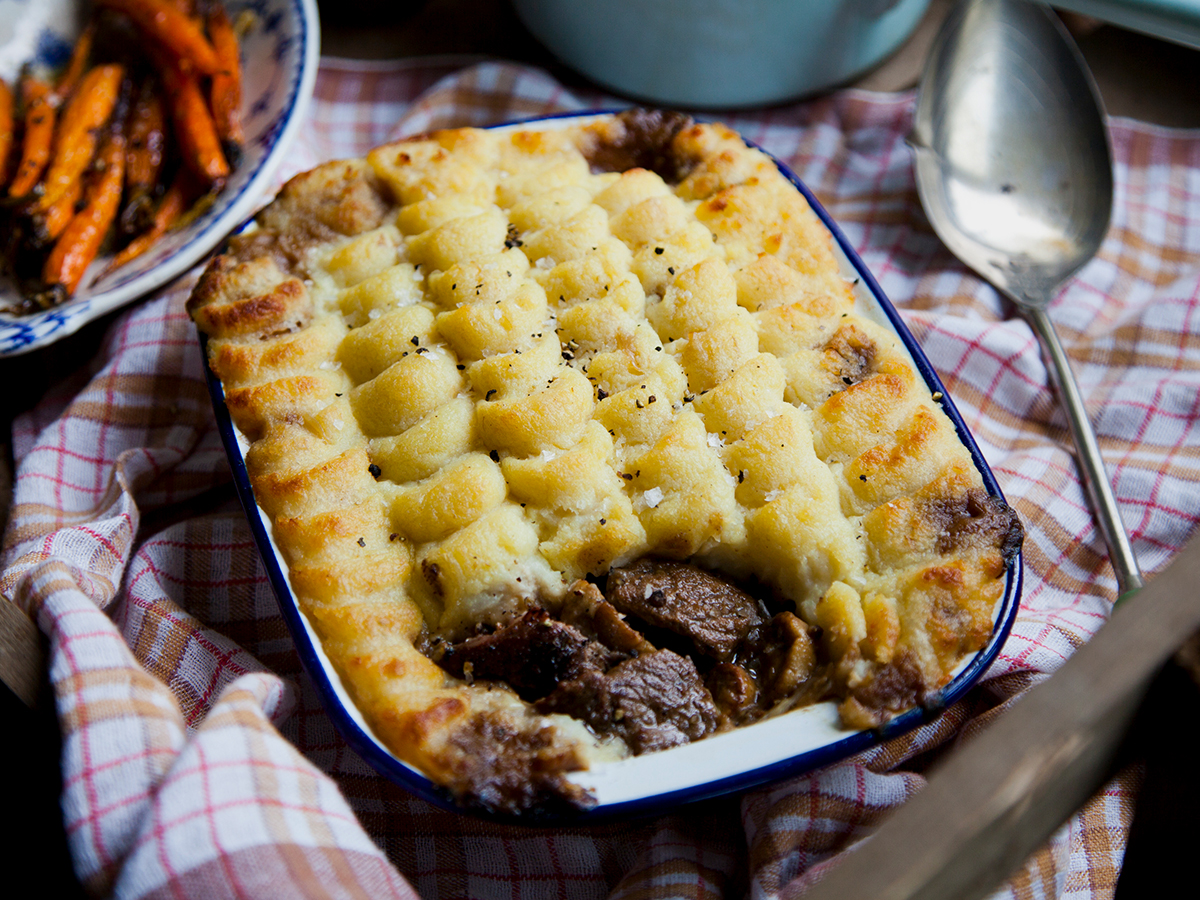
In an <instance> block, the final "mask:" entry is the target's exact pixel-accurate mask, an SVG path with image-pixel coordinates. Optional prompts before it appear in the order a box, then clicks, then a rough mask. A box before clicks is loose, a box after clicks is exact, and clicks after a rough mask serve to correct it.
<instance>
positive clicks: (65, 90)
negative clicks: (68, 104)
mask: <svg viewBox="0 0 1200 900" xmlns="http://www.w3.org/2000/svg"><path fill="white" fill-rule="evenodd" d="M95 35H96V23H95V21H94V20H93V21H91V22H88V24H87V27H86V28H84V29H83V31H82V32H81V33H80V35H79V37H78V39H77V40H76V41H75V46H74V47H73V48H72V49H71V60H70V62H68V63H67V67H66V68H65V69H64V70H63V73H62V77H61V78H59V79H58V84H57V85H55V87H54V93H55V94H56V95H57V96H58V99H59V101H64V100H66V99H67V98H68V97H70V96H71V92H72V91H73V90H75V85H77V84H79V79H80V77H81V76H82V75H83V70H84V68H85V67H86V66H87V62H88V58H89V57H90V56H91V55H92V39H93V38H94V37H95Z"/></svg>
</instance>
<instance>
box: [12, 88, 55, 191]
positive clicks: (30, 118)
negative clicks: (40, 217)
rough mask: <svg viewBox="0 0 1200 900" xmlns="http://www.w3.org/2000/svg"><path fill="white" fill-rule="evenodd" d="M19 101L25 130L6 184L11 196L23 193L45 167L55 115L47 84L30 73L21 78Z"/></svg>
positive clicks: (40, 175)
mask: <svg viewBox="0 0 1200 900" xmlns="http://www.w3.org/2000/svg"><path fill="white" fill-rule="evenodd" d="M21 103H22V104H24V106H25V134H24V136H23V137H22V139H21V161H20V162H19V163H17V171H16V174H15V175H14V176H13V182H12V184H10V185H9V186H8V195H9V196H10V197H24V196H25V195H26V194H28V193H29V192H30V191H31V190H33V186H34V185H35V184H37V183H38V179H39V178H41V177H42V173H43V172H44V171H46V163H48V162H49V161H50V144H51V141H52V140H53V138H54V122H55V119H57V117H58V111H57V109H56V108H55V95H54V91H53V90H51V88H50V85H48V84H47V83H46V82H44V81H42V80H40V79H38V78H34V77H33V76H32V75H29V74H26V75H24V76H23V77H22V78H21Z"/></svg>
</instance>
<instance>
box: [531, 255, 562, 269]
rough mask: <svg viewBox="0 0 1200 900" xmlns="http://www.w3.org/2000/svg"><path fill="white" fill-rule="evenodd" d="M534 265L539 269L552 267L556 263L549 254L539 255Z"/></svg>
mask: <svg viewBox="0 0 1200 900" xmlns="http://www.w3.org/2000/svg"><path fill="white" fill-rule="evenodd" d="M534 265H535V266H537V267H538V268H539V269H553V268H554V267H555V265H557V263H555V262H554V258H553V257H551V256H542V257H539V259H538V261H537V262H535V263H534Z"/></svg>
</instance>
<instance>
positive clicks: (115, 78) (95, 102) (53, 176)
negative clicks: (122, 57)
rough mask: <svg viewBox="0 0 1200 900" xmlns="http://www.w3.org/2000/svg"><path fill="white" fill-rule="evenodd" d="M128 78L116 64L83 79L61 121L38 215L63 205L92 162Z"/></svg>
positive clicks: (92, 72) (39, 203)
mask: <svg viewBox="0 0 1200 900" xmlns="http://www.w3.org/2000/svg"><path fill="white" fill-rule="evenodd" d="M124 75H125V70H124V68H122V67H121V66H119V65H115V64H114V65H105V66H96V67H95V68H94V69H89V70H88V72H87V74H85V75H84V76H83V78H82V79H80V81H79V86H78V87H77V88H76V90H75V92H74V93H73V94H72V95H71V99H70V100H69V101H68V102H67V105H66V108H65V109H63V112H62V117H61V119H60V120H59V126H58V133H57V134H56V136H55V139H54V155H53V157H52V158H51V160H50V167H49V169H47V171H46V178H45V182H44V185H45V193H43V194H42V196H41V198H40V199H39V200H38V203H37V207H36V209H37V210H38V211H41V212H45V211H46V210H49V209H50V208H51V207H53V206H54V205H55V204H57V203H59V202H60V201H61V200H62V198H63V196H64V195H65V194H66V193H67V191H68V190H70V189H71V186H72V185H73V184H74V183H75V182H77V181H78V180H79V178H80V176H81V175H82V174H83V170H84V169H86V168H87V165H88V163H90V162H91V161H92V155H93V154H94V153H95V152H96V134H97V132H98V131H99V130H100V128H101V127H102V126H103V125H104V123H105V122H107V121H108V118H109V116H110V115H111V114H112V111H113V106H114V105H115V104H116V102H117V93H118V91H119V90H120V87H121V79H122V78H123V77H124Z"/></svg>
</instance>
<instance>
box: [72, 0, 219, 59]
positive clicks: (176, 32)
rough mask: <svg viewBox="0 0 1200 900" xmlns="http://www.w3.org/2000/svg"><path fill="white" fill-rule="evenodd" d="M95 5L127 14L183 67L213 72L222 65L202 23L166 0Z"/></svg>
mask: <svg viewBox="0 0 1200 900" xmlns="http://www.w3.org/2000/svg"><path fill="white" fill-rule="evenodd" d="M96 5H97V6H101V7H107V8H108V9H112V10H116V11H117V12H120V13H124V14H125V15H126V16H128V17H129V18H130V19H131V20H132V21H133V23H134V24H135V25H137V26H138V28H140V29H141V30H142V31H143V32H144V33H145V34H146V36H147V37H149V38H150V40H151V41H153V42H155V43H156V44H158V45H160V46H161V47H163V48H164V49H166V50H167V51H168V52H169V53H170V54H171V56H172V57H173V58H174V59H175V60H176V61H177V62H178V64H179V66H180V67H181V68H183V69H191V70H192V71H195V72H199V73H200V74H201V75H213V74H215V73H216V72H217V71H218V70H219V69H220V68H221V64H220V62H219V61H218V59H217V54H216V51H215V50H213V47H212V44H210V43H209V42H208V38H206V37H205V36H204V32H203V31H202V30H201V28H200V26H199V24H198V23H197V22H195V21H194V20H193V19H191V18H189V17H188V16H187V15H185V14H184V13H181V12H180V11H179V10H178V9H177V8H176V7H175V6H174V5H172V4H171V3H168V2H165V0H96Z"/></svg>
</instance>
